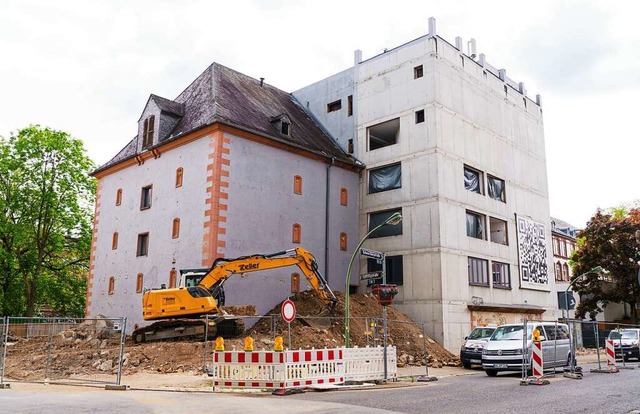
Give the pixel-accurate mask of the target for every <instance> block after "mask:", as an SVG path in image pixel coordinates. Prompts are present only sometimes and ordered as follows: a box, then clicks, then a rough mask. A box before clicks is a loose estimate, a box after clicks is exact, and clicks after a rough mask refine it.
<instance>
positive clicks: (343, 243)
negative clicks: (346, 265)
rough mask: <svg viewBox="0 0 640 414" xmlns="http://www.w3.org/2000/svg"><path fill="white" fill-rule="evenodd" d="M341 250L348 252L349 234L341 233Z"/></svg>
mask: <svg viewBox="0 0 640 414" xmlns="http://www.w3.org/2000/svg"><path fill="white" fill-rule="evenodd" d="M340 250H345V251H346V250H347V233H340Z"/></svg>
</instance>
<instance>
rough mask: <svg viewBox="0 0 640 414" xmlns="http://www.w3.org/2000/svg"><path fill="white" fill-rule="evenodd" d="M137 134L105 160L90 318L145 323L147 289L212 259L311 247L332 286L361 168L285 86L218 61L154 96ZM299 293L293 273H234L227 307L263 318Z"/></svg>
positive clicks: (348, 241)
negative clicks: (173, 90)
mask: <svg viewBox="0 0 640 414" xmlns="http://www.w3.org/2000/svg"><path fill="white" fill-rule="evenodd" d="M138 124H139V127H138V134H137V136H136V137H135V138H134V139H133V140H132V141H131V142H130V143H129V144H128V145H127V146H126V147H125V148H124V149H123V150H122V151H121V152H120V153H119V154H117V155H116V156H115V157H114V158H113V159H112V160H111V161H110V162H108V163H107V164H106V165H104V166H102V167H100V168H99V169H98V170H97V171H96V172H94V176H95V177H96V178H97V179H98V190H97V201H96V211H95V217H96V218H95V225H94V238H93V244H92V254H91V265H90V280H89V288H88V294H87V299H88V300H87V310H86V314H87V316H93V315H97V314H102V315H108V316H125V317H127V318H128V331H131V329H133V327H134V325H136V324H142V323H143V321H142V306H141V302H142V300H141V299H142V291H143V289H144V288H152V287H155V288H159V287H161V285H165V286H168V287H173V286H176V285H177V284H178V283H179V280H180V273H179V272H180V270H182V269H191V268H201V267H206V266H210V265H211V263H212V262H213V260H214V258H216V257H227V258H231V257H238V256H243V255H248V254H268V253H274V252H279V251H282V250H285V249H289V248H292V247H295V246H298V245H300V246H302V247H304V248H306V249H307V250H309V251H311V252H312V253H313V254H314V255H315V256H316V259H317V261H318V264H319V266H320V270H321V272H322V273H323V274H324V275H325V276H326V278H327V279H328V282H329V285H330V286H331V287H332V288H333V289H339V288H340V286H343V285H344V276H343V275H344V274H345V272H346V267H347V264H348V261H349V259H350V255H351V252H350V251H349V249H348V247H349V246H351V245H352V244H353V243H354V241H355V240H356V239H357V237H358V227H357V191H358V180H359V178H358V177H359V171H360V169H361V166H360V165H359V163H358V162H357V161H356V160H355V159H354V158H353V157H351V156H349V155H348V154H346V153H345V152H344V151H342V150H341V149H340V147H339V146H338V145H336V143H335V142H334V141H333V140H332V138H331V137H330V136H329V135H328V134H327V133H325V132H324V131H323V129H322V128H320V126H319V125H318V124H317V123H316V122H314V121H313V120H312V119H311V118H310V117H309V116H308V114H307V113H306V112H305V111H304V110H303V109H302V108H301V107H300V106H299V105H298V104H297V102H296V101H295V99H293V98H292V96H291V95H290V94H288V93H285V92H283V91H281V90H279V89H277V88H274V87H272V86H270V85H267V84H265V83H263V81H261V80H256V79H252V78H250V77H247V76H245V75H242V74H240V73H238V72H235V71H233V70H231V69H229V68H226V67H224V66H222V65H219V64H215V63H214V64H213V65H211V66H210V67H209V68H207V70H205V72H204V73H202V75H200V76H199V77H198V78H197V79H196V80H195V81H194V82H193V83H192V84H191V85H190V86H189V87H188V88H187V89H186V90H185V91H184V92H182V93H181V94H180V95H179V96H178V97H177V98H176V99H175V100H173V101H172V100H168V99H164V98H161V97H158V96H155V95H151V97H150V98H149V101H148V102H147V105H146V107H145V108H144V110H143V113H142V115H141V117H140V119H139V122H138ZM298 284H299V285H301V286H300V288H301V289H303V290H304V289H305V281H304V277H302V281H300V271H299V270H298V269H297V268H295V267H294V268H283V269H274V270H270V271H263V272H255V273H249V274H247V275H246V276H242V277H241V276H237V277H232V278H230V279H229V280H228V282H227V283H225V297H226V303H227V304H229V305H233V304H237V305H243V304H254V305H255V306H256V310H257V311H258V313H259V314H264V313H266V312H267V311H268V310H270V309H271V308H272V307H273V306H275V305H276V304H277V303H278V302H279V301H282V300H283V299H285V298H286V297H287V296H289V295H290V294H291V291H292V290H296V289H297V288H298V286H297V285H298Z"/></svg>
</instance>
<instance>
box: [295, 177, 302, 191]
mask: <svg viewBox="0 0 640 414" xmlns="http://www.w3.org/2000/svg"><path fill="white" fill-rule="evenodd" d="M293 193H294V194H302V177H300V176H299V175H296V176H295V177H293Z"/></svg>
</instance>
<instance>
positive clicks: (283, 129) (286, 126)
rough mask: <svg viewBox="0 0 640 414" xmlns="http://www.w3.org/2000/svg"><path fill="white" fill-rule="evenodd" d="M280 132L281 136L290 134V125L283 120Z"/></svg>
mask: <svg viewBox="0 0 640 414" xmlns="http://www.w3.org/2000/svg"><path fill="white" fill-rule="evenodd" d="M280 132H281V133H282V135H286V136H289V134H290V133H291V124H290V123H288V122H287V121H285V120H283V121H282V123H281V124H280Z"/></svg>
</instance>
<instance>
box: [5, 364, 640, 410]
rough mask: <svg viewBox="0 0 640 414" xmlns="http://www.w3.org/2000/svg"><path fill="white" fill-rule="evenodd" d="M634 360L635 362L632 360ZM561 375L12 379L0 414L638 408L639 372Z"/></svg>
mask: <svg viewBox="0 0 640 414" xmlns="http://www.w3.org/2000/svg"><path fill="white" fill-rule="evenodd" d="M633 365H636V366H637V364H633ZM591 367H593V365H591V366H585V376H584V378H583V379H582V380H571V379H566V378H563V377H561V376H558V377H556V378H551V379H550V382H551V384H550V385H547V386H521V385H520V377H519V375H516V374H514V375H511V374H507V375H505V374H501V375H499V376H498V377H496V378H489V377H487V376H486V375H484V373H483V372H482V371H481V370H475V371H473V373H472V374H471V375H462V376H450V377H445V378H441V379H440V380H439V381H437V382H431V383H402V384H404V385H406V386H402V387H395V385H398V384H389V386H383V387H376V388H375V389H355V390H349V391H327V392H307V393H304V394H296V395H290V396H286V397H276V396H271V395H268V394H267V395H264V394H260V395H253V394H252V395H246V394H245V395H238V394H230V393H215V394H214V393H211V392H204V393H203V392H196V393H193V392H192V393H184V392H157V391H131V390H130V391H104V390H102V389H95V388H86V387H67V386H65V387H60V386H43V385H41V384H37V385H36V384H13V385H12V389H8V390H0V412H12V413H37V414H48V413H68V414H73V413H92V414H94V413H102V412H108V413H110V414H120V413H126V414H131V413H135V414H146V413H171V414H176V413H180V412H191V413H200V412H201V413H205V412H212V411H213V412H216V413H224V414H235V413H239V414H240V413H242V414H247V413H254V412H259V413H264V414H268V413H278V414H282V413H322V414H329V413H345V412H348V413H350V414H351V413H354V414H359V413H389V412H398V413H425V412H429V413H461V412H474V413H532V412H535V413H576V412H587V413H630V412H634V410H639V409H640V396H639V394H640V385H638V384H640V369H635V370H621V371H620V372H619V373H617V374H596V373H590V372H588V371H589V368H591Z"/></svg>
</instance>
